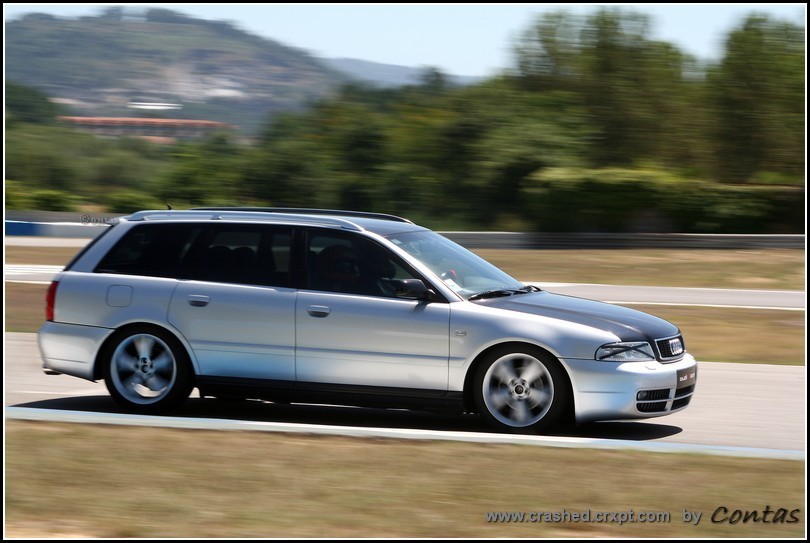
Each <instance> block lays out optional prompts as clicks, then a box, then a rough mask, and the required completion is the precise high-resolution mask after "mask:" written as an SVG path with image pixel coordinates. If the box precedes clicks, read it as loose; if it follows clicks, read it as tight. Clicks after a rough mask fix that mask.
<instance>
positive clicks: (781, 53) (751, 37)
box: [709, 15, 806, 182]
mask: <svg viewBox="0 0 810 543" xmlns="http://www.w3.org/2000/svg"><path fill="white" fill-rule="evenodd" d="M805 61H806V56H805V43H804V30H803V29H802V28H800V27H798V26H796V25H794V24H791V23H787V22H783V21H774V20H771V19H769V18H767V17H763V16H758V15H752V16H751V17H749V18H748V19H747V20H746V21H745V22H744V23H743V25H742V27H741V28H739V29H737V30H734V31H733V32H731V34H730V35H729V37H728V39H727V40H726V51H725V56H724V57H723V61H722V62H721V64H720V65H719V66H718V67H717V68H716V69H714V70H712V72H711V74H710V78H709V82H710V85H711V92H712V96H713V99H714V105H715V110H716V119H717V125H716V126H717V133H716V134H717V135H716V137H717V146H716V148H717V152H718V156H719V164H718V168H717V172H716V173H717V176H718V177H719V178H721V179H723V180H727V181H737V182H740V181H746V180H748V179H750V178H751V177H752V176H753V175H754V174H756V173H757V172H762V171H769V172H781V173H784V174H792V175H794V176H798V177H803V175H804V166H805V162H804V156H805V150H806V140H805V128H804V122H805V90H806V87H805Z"/></svg>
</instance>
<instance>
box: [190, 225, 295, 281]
mask: <svg viewBox="0 0 810 543" xmlns="http://www.w3.org/2000/svg"><path fill="white" fill-rule="evenodd" d="M291 247H292V229H291V228H286V227H279V226H271V225H252V224H251V225H246V224H221V225H215V226H213V227H212V230H211V232H210V234H209V235H208V236H206V239H205V240H204V241H203V243H201V244H200V247H199V249H197V250H195V252H196V254H195V255H194V256H193V257H192V258H191V259H190V262H189V266H188V268H189V270H190V271H189V273H188V277H189V278H191V279H197V280H200V281H212V282H218V283H237V284H242V285H261V286H273V287H287V286H289V285H290V262H291V258H290V255H291Z"/></svg>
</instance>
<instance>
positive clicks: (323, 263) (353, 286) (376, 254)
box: [307, 231, 415, 298]
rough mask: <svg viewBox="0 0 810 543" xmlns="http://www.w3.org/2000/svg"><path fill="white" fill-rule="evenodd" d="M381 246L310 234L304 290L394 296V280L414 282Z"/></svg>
mask: <svg viewBox="0 0 810 543" xmlns="http://www.w3.org/2000/svg"><path fill="white" fill-rule="evenodd" d="M414 278H415V276H414V275H413V274H412V273H410V272H409V271H408V270H407V269H406V268H405V267H404V266H403V265H402V264H401V263H400V262H399V260H398V259H397V258H396V256H395V255H393V254H391V253H390V251H388V250H387V249H386V248H385V247H382V246H381V245H378V244H376V243H374V242H373V241H371V240H368V239H365V238H363V237H360V236H353V235H342V234H338V233H331V232H329V233H321V232H314V231H313V232H310V235H309V240H308V247H307V288H309V289H311V290H321V291H326V292H339V293H344V294H359V295H365V296H383V297H392V298H393V297H395V296H394V291H395V286H394V284H393V282H394V280H396V279H414Z"/></svg>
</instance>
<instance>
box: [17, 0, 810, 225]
mask: <svg viewBox="0 0 810 543" xmlns="http://www.w3.org/2000/svg"><path fill="white" fill-rule="evenodd" d="M649 35H650V21H649V19H648V18H647V17H646V16H643V15H639V14H636V13H632V12H627V11H624V10H618V9H601V10H599V11H597V12H595V13H594V14H593V15H590V16H575V15H572V14H569V13H567V12H557V13H552V14H547V15H545V16H542V17H541V18H539V19H538V20H537V21H535V22H534V23H533V24H532V25H531V26H530V27H529V28H527V29H526V30H525V32H524V33H523V34H522V36H521V37H520V38H519V39H518V40H517V43H516V44H515V48H514V59H515V61H514V65H515V68H514V69H513V70H511V71H510V72H508V73H505V74H502V75H500V76H498V77H494V78H491V79H488V80H485V81H482V82H480V83H478V84H475V85H472V86H465V87H458V86H454V85H451V84H450V83H448V80H447V78H446V77H445V76H444V74H442V73H441V72H439V71H438V70H435V69H431V70H427V71H426V72H425V75H424V78H423V80H422V83H421V84H420V85H411V86H405V87H399V88H393V89H391V88H389V89H380V88H372V87H366V86H363V85H359V84H349V85H345V86H343V87H342V88H341V89H340V90H339V91H338V92H337V93H335V94H333V95H332V96H331V97H329V98H327V99H321V100H319V101H317V102H314V103H311V105H310V107H308V108H307V109H306V110H304V111H299V112H292V113H285V114H280V115H274V116H273V117H272V118H269V119H267V121H266V122H265V123H264V125H263V127H262V129H261V130H260V132H259V133H258V134H257V135H256V137H255V138H253V139H252V140H251V141H249V142H247V143H246V142H244V141H237V140H236V138H235V135H234V134H233V133H231V134H228V133H222V134H216V135H214V136H213V137H210V138H209V139H207V140H205V141H202V142H181V143H176V144H174V145H170V146H166V145H163V146H159V145H154V144H151V143H148V142H146V141H142V140H137V139H100V138H97V137H94V136H91V135H89V134H84V133H80V132H76V131H74V130H71V129H69V128H66V127H64V126H60V124H59V123H58V122H57V121H56V117H57V116H58V115H60V114H64V113H65V112H64V111H61V110H60V109H59V108H58V107H57V106H55V105H54V104H52V103H51V102H49V101H48V100H47V99H46V97H45V96H43V95H41V94H40V93H38V92H37V91H35V90H34V89H30V88H27V87H23V86H21V85H16V84H15V83H13V82H6V120H5V123H6V172H5V176H6V177H5V178H6V185H5V192H6V208H7V209H32V208H36V209H61V210H74V209H77V208H79V207H82V206H85V207H87V206H97V207H98V208H99V209H104V210H107V211H110V212H120V213H126V212H130V211H135V210H138V209H143V208H149V207H164V206H165V204H166V203H170V204H171V205H172V207H174V208H175V209H178V208H183V207H187V206H196V205H273V206H290V207H298V206H301V207H325V208H341V209H354V210H368V211H376V212H385V213H395V214H401V215H404V216H407V217H409V218H411V219H413V220H414V221H416V222H419V223H422V224H425V225H426V226H430V227H434V228H442V229H462V228H463V229H503V230H539V231H630V232H633V231H656V232H663V231H680V232H741V233H742V232H754V233H756V232H762V233H768V232H803V231H804V221H805V207H804V206H805V152H806V141H805V63H806V57H805V54H806V53H805V38H804V29H803V28H802V27H799V26H796V25H794V24H792V23H788V22H784V21H777V20H772V19H768V18H767V17H763V16H759V15H752V16H750V17H749V18H748V19H747V20H745V21H744V22H743V23H742V24H741V25H740V27H739V28H736V29H735V30H733V31H732V32H731V33H730V34H729V35H728V36H727V37H726V41H725V53H724V56H723V58H722V59H720V60H719V61H717V62H713V63H707V62H702V61H698V60H697V59H695V58H691V57H690V56H688V55H686V54H684V53H683V52H681V51H679V50H678V48H677V47H675V46H674V45H672V44H670V43H666V42H661V41H655V40H652V39H651V38H650V37H649Z"/></svg>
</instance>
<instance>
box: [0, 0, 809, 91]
mask: <svg viewBox="0 0 810 543" xmlns="http://www.w3.org/2000/svg"><path fill="white" fill-rule="evenodd" d="M113 5H124V6H133V7H136V6H139V7H149V6H154V7H160V8H165V9H171V10H174V11H179V12H181V13H185V14H187V15H190V16H193V17H198V18H203V19H218V20H228V21H231V22H233V23H235V24H236V26H238V27H239V28H241V29H242V30H245V31H248V32H250V33H252V34H257V35H259V36H262V37H264V38H269V39H273V40H276V41H278V42H281V43H283V44H284V45H289V46H293V47H297V48H300V49H304V50H306V51H308V52H309V53H311V54H313V55H317V56H322V57H330V58H355V59H360V60H368V61H373V62H382V63H386V64H399V65H403V66H412V67H424V66H433V67H437V68H439V69H440V70H442V71H444V72H446V73H449V74H454V75H465V76H479V77H480V76H490V75H494V74H496V73H499V72H501V71H503V70H504V69H506V68H508V67H510V66H511V63H512V59H513V55H512V50H513V46H514V43H515V41H516V39H517V38H518V37H519V36H520V35H521V34H522V33H523V32H524V31H525V29H526V28H527V27H528V26H529V25H530V24H531V22H532V21H533V20H535V19H536V18H537V17H538V15H540V14H542V13H544V12H549V11H557V10H566V11H569V12H571V13H575V14H587V13H591V12H593V11H594V10H596V9H598V8H599V7H600V6H606V5H610V6H622V7H624V8H626V9H631V10H633V11H637V12H641V13H645V14H648V15H649V16H650V17H651V20H652V29H651V30H652V31H651V38H652V39H658V40H664V41H668V42H671V43H674V44H675V45H677V46H678V47H679V49H681V50H682V51H684V52H686V53H690V54H692V55H694V56H696V57H698V58H700V59H703V60H716V59H719V58H721V57H722V54H723V41H724V38H725V35H726V34H727V33H728V32H729V31H731V30H732V29H734V28H736V27H738V26H739V25H740V24H741V22H742V21H743V20H744V19H745V17H746V16H747V15H749V14H750V13H752V12H760V13H765V14H768V15H770V16H773V17H774V18H777V19H783V20H787V21H790V22H793V23H794V24H799V25H801V26H803V27H804V26H806V15H807V11H806V4H589V5H584V6H583V5H580V4H504V5H496V4H431V5H428V4H3V12H4V19H5V20H6V21H7V20H13V19H16V18H19V17H20V16H21V15H23V14H25V13H31V12H39V13H50V14H52V15H56V16H66V17H77V16H83V15H95V14H97V13H99V12H100V11H102V10H103V9H105V8H106V7H109V6H113Z"/></svg>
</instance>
